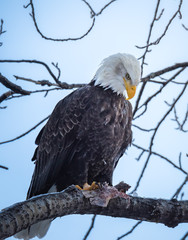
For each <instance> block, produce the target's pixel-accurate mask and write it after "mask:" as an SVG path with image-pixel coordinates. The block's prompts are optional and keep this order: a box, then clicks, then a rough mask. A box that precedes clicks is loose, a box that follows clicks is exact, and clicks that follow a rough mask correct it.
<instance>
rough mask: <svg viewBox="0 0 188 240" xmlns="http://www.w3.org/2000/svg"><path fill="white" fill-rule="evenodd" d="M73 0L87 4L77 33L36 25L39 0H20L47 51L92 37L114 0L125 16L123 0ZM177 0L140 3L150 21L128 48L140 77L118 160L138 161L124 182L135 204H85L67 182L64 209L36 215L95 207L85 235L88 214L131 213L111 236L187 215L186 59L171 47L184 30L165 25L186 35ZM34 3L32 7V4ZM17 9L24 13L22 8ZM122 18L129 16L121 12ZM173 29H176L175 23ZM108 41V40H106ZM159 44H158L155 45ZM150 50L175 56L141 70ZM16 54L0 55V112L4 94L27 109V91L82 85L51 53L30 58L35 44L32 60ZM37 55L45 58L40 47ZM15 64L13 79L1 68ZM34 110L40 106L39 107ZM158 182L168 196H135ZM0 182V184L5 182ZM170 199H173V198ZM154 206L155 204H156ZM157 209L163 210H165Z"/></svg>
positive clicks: (6, 102)
mask: <svg viewBox="0 0 188 240" xmlns="http://www.w3.org/2000/svg"><path fill="white" fill-rule="evenodd" d="M80 2H82V5H83V6H85V11H86V9H87V11H89V13H90V21H91V22H90V25H89V23H88V25H87V27H88V28H87V30H86V31H85V32H84V33H83V34H80V35H79V34H78V36H75V35H74V36H73V37H72V36H68V37H59V36H58V35H59V33H58V34H57V36H58V37H57V36H55V34H54V33H51V31H50V29H51V28H50V25H48V27H49V28H50V29H49V31H47V30H48V29H47V30H46V29H45V28H44V25H47V24H46V22H43V21H44V20H43V18H42V16H43V11H41V10H42V8H40V6H39V4H38V5H37V3H35V2H34V1H32V0H31V1H30V2H29V3H28V5H24V8H25V10H24V9H23V10H24V11H28V12H29V13H30V16H31V19H30V23H31V22H32V28H34V29H32V31H33V32H35V35H37V37H40V38H41V39H40V41H43V42H44V44H48V47H49V51H53V49H54V44H56V45H58V46H57V47H58V48H59V49H61V48H60V47H61V46H62V45H65V44H68V43H70V44H71V46H72V47H74V46H75V45H77V47H78V48H79V44H81V42H83V41H86V40H87V41H88V42H89V41H91V39H89V37H90V36H91V37H92V38H95V37H96V35H95V29H96V28H97V27H98V26H96V25H97V20H98V18H100V17H103V18H104V20H102V21H105V17H106V16H105V13H106V12H108V14H112V16H114V15H113V11H114V8H117V7H120V8H121V7H125V17H126V3H123V2H122V3H121V1H117V0H113V1H110V2H105V3H104V5H103V6H100V8H99V9H98V10H95V8H97V7H96V6H95V4H93V3H90V2H89V1H85V0H83V1H80ZM58 4H60V3H58V1H57V3H55V4H53V6H54V7H56V10H58V7H61V5H58ZM135 4H137V1H135ZM184 4H185V3H184V2H183V0H180V1H176V6H175V7H174V8H171V7H169V6H165V3H163V1H160V0H157V1H156V3H152V9H148V11H150V12H151V13H152V11H153V13H152V14H153V15H152V14H150V16H151V18H150V22H149V21H148V22H147V26H142V28H143V29H142V34H143V36H144V37H145V36H147V37H146V41H145V44H143V46H140V42H139V36H137V37H138V38H137V46H136V47H135V48H136V50H137V51H138V52H141V54H140V55H141V56H140V58H139V59H140V63H141V70H142V80H141V83H140V88H139V91H138V93H137V96H136V101H135V102H134V103H133V104H134V107H133V117H134V118H133V134H134V141H133V143H132V147H131V148H130V149H129V150H128V151H127V155H126V159H127V160H126V165H125V166H127V165H129V163H130V161H128V159H132V158H136V160H137V161H135V162H134V165H135V166H136V167H138V168H137V170H135V172H133V174H134V175H135V177H136V178H135V179H134V183H133V184H131V185H132V188H131V189H130V192H129V193H130V194H133V197H131V204H133V205H134V206H137V208H136V209H137V210H136V211H135V212H134V214H133V211H132V212H131V211H130V212H129V214H128V215H126V213H124V215H123V216H121V214H120V213H121V212H122V209H123V208H126V204H127V201H126V200H125V201H123V200H122V201H123V202H119V201H118V200H117V199H114V200H113V201H112V203H110V204H109V206H108V207H107V208H106V209H105V210H104V211H101V210H99V209H98V207H96V206H95V207H93V208H91V206H90V205H89V207H88V202H87V201H86V200H85V198H84V197H83V196H82V195H79V194H80V193H78V191H76V190H75V189H72V190H71V191H70V190H68V193H69V194H70V195H71V197H72V201H71V200H70V201H71V202H70V203H69V204H70V208H69V211H65V212H63V211H62V212H61V213H59V215H58V214H56V213H53V209H51V214H52V215H51V216H49V215H46V216H43V218H51V217H52V216H53V217H54V216H63V215H67V214H71V213H81V214H82V213H84V214H86V213H93V214H95V215H94V217H93V218H92V222H91V226H90V228H89V229H88V231H87V233H86V235H85V237H83V239H87V238H89V236H90V235H89V234H90V232H91V230H92V229H93V226H94V223H95V221H96V214H102V215H107V216H119V217H128V218H132V219H137V220H138V221H137V222H136V223H135V224H134V225H133V227H132V228H131V229H130V230H129V231H127V232H126V233H124V234H123V235H121V236H120V235H119V237H118V233H117V237H118V239H122V238H126V236H128V235H130V234H131V233H132V232H133V231H134V230H135V229H136V228H137V227H138V226H139V229H140V231H141V229H142V228H141V226H140V224H143V221H144V220H147V221H154V222H161V223H164V224H165V225H167V226H169V227H174V226H176V225H177V224H179V223H180V222H187V212H185V213H184V211H185V209H187V208H188V203H187V201H183V200H184V199H187V197H188V195H187V193H186V191H185V189H186V183H187V181H188V164H187V156H188V155H187V152H186V151H187V149H186V138H185V136H186V133H187V131H188V126H187V118H188V105H187V85H188V81H187V76H186V72H187V67H188V62H185V61H181V55H182V56H184V54H185V52H186V51H187V49H186V48H184V49H183V52H181V51H179V48H180V47H179V46H181V44H182V45H184V44H185V43H184V41H185V39H184V37H179V38H178V37H177V36H176V35H174V32H175V31H173V29H181V31H183V32H184V34H186V37H187V36H188V35H187V34H188V32H187V31H188V29H187V27H186V24H185V23H184V15H185V14H184V11H185V10H184V9H185V8H186V6H185V5H184ZM96 5H97V4H96ZM37 7H38V8H37ZM43 7H44V12H45V8H47V7H48V4H44V6H43ZM145 8H147V6H146V5H145ZM38 9H40V11H39V10H38ZM77 11H78V13H79V9H77ZM119 11H120V10H119ZM50 13H51V16H50V21H49V22H48V24H49V23H51V24H53V19H55V18H56V14H57V13H56V12H55V11H53V9H52V10H51V11H50ZM132 15H134V16H135V13H134V12H132ZM25 17H26V18H27V16H25ZM72 17H74V16H72ZM119 17H121V16H119ZM143 17H144V13H143ZM135 20H136V21H139V19H136V16H135ZM186 20H187V19H186ZM45 21H46V19H45ZM127 21H129V19H127ZM66 24H68V23H63V26H64V25H66ZM130 25H131V23H130ZM107 26H108V22H107ZM5 27H6V21H4V22H3V20H1V26H0V37H1V39H5V40H4V41H3V40H1V44H0V47H1V49H3V47H4V46H3V44H6V35H7V34H8V31H9V29H6V30H7V32H5V30H4V28H5ZM60 27H61V25H58V28H59V29H60ZM108 27H109V28H111V31H112V33H113V31H114V32H116V34H117V26H111V25H109V26H108ZM52 28H54V29H55V27H54V25H52ZM80 28H81V29H82V26H80ZM73 30H75V32H76V33H77V29H75V28H74V27H73ZM122 31H123V32H124V34H125V36H126V38H128V37H127V36H129V35H131V34H134V32H135V31H136V32H137V31H138V29H136V30H135V29H132V28H130V29H122V28H120V29H119V34H122ZM178 31H179V32H180V30H178ZM179 32H178V33H179ZM76 33H75V34H76ZM102 33H104V34H105V33H106V32H105V29H103V32H102ZM102 33H101V36H100V37H101V38H102V37H103V35H102ZM178 33H177V35H178ZM66 34H69V32H68V33H66V32H65V35H66ZM70 34H71V33H70ZM54 36H55V37H54ZM23 37H24V33H23ZM117 37H118V36H117ZM172 38H177V45H176V49H175V48H173V44H172V46H171V40H172ZM12 41H13V40H12ZM186 41H187V39H186ZM31 42H32V39H31ZM27 44H28V47H30V43H27ZM111 44H112V45H113V43H111ZM125 45H126V43H125ZM17 46H18V48H19V49H20V52H21V49H22V46H21V45H20V44H19V43H17ZM161 46H162V47H161ZM160 47H161V48H160ZM67 48H68V45H67ZM168 48H171V52H172V56H169V55H168V54H166V53H165V52H164V49H168ZM98 49H100V47H98ZM117 49H118V48H117ZM161 49H163V50H162V51H161ZM35 50H36V49H35ZM96 51H97V48H96ZM99 51H101V50H99ZM157 51H159V52H160V54H159V58H158V59H157V62H159V63H160V61H161V62H164V59H165V58H166V60H165V62H170V63H171V61H170V58H171V57H172V58H174V55H175V56H177V61H175V62H173V63H171V64H169V65H165V66H163V67H161V68H160V69H157V70H156V68H155V65H153V66H152V71H151V72H148V66H147V65H149V66H150V65H152V64H151V63H150V61H152V60H153V58H152V55H153V56H156V52H157ZM125 52H126V50H125ZM176 52H178V53H176ZM19 54H20V56H21V58H20V56H19ZM19 54H18V57H17V58H11V59H10V58H8V59H5V58H4V59H2V58H1V59H0V66H1V69H2V70H4V72H3V71H2V70H1V74H0V83H1V84H2V86H3V87H2V89H3V90H2V93H1V95H0V103H1V107H0V108H1V109H0V111H1V114H2V115H3V111H6V112H7V111H11V109H12V108H11V104H12V102H16V105H15V106H16V107H18V108H19V103H20V102H21V101H25V102H26V104H27V108H28V111H29V110H30V105H29V104H32V103H31V102H29V101H28V98H32V101H33V99H34V98H36V97H35V96H36V95H37V94H38V95H39V97H37V98H36V100H35V101H36V104H37V105H38V107H39V108H40V100H39V99H40V98H41V97H42V96H43V95H42V94H44V97H45V99H48V98H49V95H52V94H54V96H55V95H56V94H57V91H58V92H59V91H64V92H66V89H74V88H78V87H81V86H83V85H84V83H79V82H77V81H76V80H75V82H74V81H72V83H68V81H66V80H65V79H64V76H62V72H63V69H64V66H63V65H62V66H61V67H60V64H59V62H58V63H54V62H52V63H51V64H49V63H48V61H52V60H51V59H50V60H48V61H47V62H46V61H45V60H36V59H37V58H38V54H37V52H36V58H35V60H33V59H24V58H23V57H22V56H23V55H24V54H23V53H19ZM75 54H76V53H75ZM9 55H10V54H9ZM89 56H90V52H88V59H89V58H90V57H89ZM55 57H56V56H55ZM80 57H81V56H80ZM42 58H43V59H45V54H44V56H43V57H42ZM53 58H54V56H53ZM62 58H65V59H68V55H65V56H62ZM182 58H183V57H182ZM40 59H41V57H40ZM183 59H184V58H183ZM69 63H70V60H69ZM5 64H6V66H8V70H6V69H3V66H4V65H5ZM20 64H21V66H22V71H20V70H19V71H18V72H21V75H19V74H17V73H16V74H15V73H13V74H12V75H13V76H14V79H13V77H12V76H11V77H10V75H9V69H11V73H12V71H15V72H17V69H16V68H15V70H12V66H13V65H14V66H17V65H19V66H20ZM95 64H96V63H95ZM28 65H29V66H32V71H36V74H35V75H33V72H31V73H30V74H31V76H28V75H29V74H28ZM159 65H160V64H159ZM74 67H75V66H74ZM74 67H73V68H72V70H73V69H74ZM39 69H40V70H39ZM44 70H45V72H44ZM39 71H43V72H42V74H44V76H45V79H44V78H43V77H42V74H40V73H39ZM22 72H23V73H22ZM38 73H39V74H38ZM71 73H72V72H70V74H71ZM38 76H39V77H38ZM39 78H40V79H39ZM15 80H19V81H15ZM26 89H27V90H26ZM28 89H29V90H28ZM49 99H50V98H49ZM46 101H47V100H46ZM49 101H50V100H49ZM57 101H58V100H57ZM9 109H10V110H9ZM18 111H19V110H18ZM40 111H42V108H41V110H40ZM49 113H50V111H49V112H48V114H47V116H46V117H44V118H43V119H40V121H39V122H38V123H36V124H33V126H32V127H31V128H30V129H27V131H25V132H23V133H22V134H20V135H18V136H16V137H14V138H11V139H9V140H6V139H5V140H2V141H1V142H0V144H1V146H2V147H4V146H7V148H6V151H8V149H9V146H10V145H8V144H11V143H12V142H14V141H18V139H20V138H24V137H25V136H28V134H30V133H33V131H35V129H36V128H38V126H40V127H39V128H41V126H42V124H43V123H44V122H45V121H46V120H47V119H48V117H49ZM26 114H27V113H26ZM12 121H13V122H14V119H12ZM23 121H24V122H26V123H27V118H25V119H23ZM32 122H36V119H35V116H33V119H32ZM5 124H6V123H3V124H1V125H2V127H3V128H4V126H5ZM8 127H9V126H7V127H6V128H8ZM36 135H37V134H36V133H35V136H36ZM2 137H3V136H2ZM4 138H5V137H4ZM5 144H6V145H5ZM21 148H22V146H21V145H20V149H21ZM6 151H5V153H6ZM3 158H5V156H3ZM15 159H17V157H16V156H15ZM0 160H2V159H0ZM132 161H133V160H132ZM5 165H6V166H4V164H1V165H0V168H2V169H3V168H4V169H7V164H5ZM137 165H138V166H137ZM20 166H21V163H20ZM9 167H10V169H11V168H12V167H11V166H9ZM136 167H135V168H136ZM163 167H164V170H163ZM125 168H126V167H125ZM132 169H134V166H133V167H132ZM2 171H3V170H2ZM10 171H11V170H10ZM116 171H117V172H118V171H120V169H119V168H117V170H116ZM164 171H165V172H164ZM7 175H8V173H7ZM152 175H153V176H154V177H153V176H152ZM173 176H176V179H175V182H176V183H174V182H173V178H174V177H173ZM160 178H163V179H165V178H166V182H164V183H161V180H160ZM126 179H127V178H126V176H125V179H122V180H125V181H127V180H126ZM145 179H146V180H145ZM148 179H152V180H151V181H152V182H149V183H148ZM128 183H129V182H128ZM163 184H164V185H165V186H166V187H167V188H168V189H167V190H166V192H167V194H166V195H165V197H166V198H168V199H169V200H168V201H164V202H163V200H155V199H150V200H149V199H145V200H143V199H141V198H138V197H135V195H136V194H137V193H139V191H141V192H144V191H143V189H144V188H146V189H148V192H149V191H150V189H152V190H153V191H155V189H163ZM148 185H150V187H149V188H148ZM4 187H5V188H6V184H5V186H4ZM140 189H141V190H140ZM164 189H165V187H164ZM163 191H164V190H163ZM163 191H161V195H160V194H159V196H158V197H159V198H161V197H163V196H164V195H163ZM65 193H66V192H65ZM170 193H171V195H170ZM144 194H147V191H146V192H144ZM45 197H46V198H48V199H49V198H50V197H51V196H45ZM61 197H62V196H61ZM64 197H65V196H64V195H63V198H64ZM57 198H58V194H57V195H56V199H57ZM74 199H77V202H74ZM172 199H173V201H172ZM174 199H175V200H178V201H175V200H174ZM61 200H62V199H61ZM39 201H40V203H38V202H37V203H36V202H35V203H33V201H30V202H29V203H23V204H41V201H42V200H41V199H39ZM44 201H46V200H44ZM49 201H53V199H50V200H49ZM148 201H149V202H148ZM161 201H162V202H161ZM60 202H61V201H60ZM81 203H84V204H83V207H82V208H80V209H79V210H77V211H75V206H77V204H81ZM71 204H72V205H71ZM148 205H149V206H151V207H152V211H151V212H152V214H153V216H151V214H149V215H147V214H148V212H149V210H148V209H147V206H148ZM120 206H121V208H120ZM131 206H132V205H131ZM143 206H144V207H143ZM159 206H160V207H159ZM161 206H163V208H162V207H161ZM114 208H117V211H116V214H115V213H113V212H112V209H114ZM142 208H143V213H142V214H141V213H140V209H142ZM18 209H22V207H21V205H18V206H17V209H16V210H17V211H18ZM89 209H90V210H89ZM118 209H119V210H118ZM154 209H155V211H154ZM16 210H15V209H10V211H11V213H12V214H13V213H14V211H15V214H16ZM24 211H25V210H24ZM54 211H55V209H54ZM151 212H149V213H151ZM168 213H169V215H168ZM23 214H25V213H23ZM53 214H54V215H53ZM36 215H37V212H36ZM165 216H167V217H166V218H165ZM4 217H6V212H5V215H3V218H2V219H5V218H4ZM13 217H14V216H13ZM39 217H40V216H39ZM40 219H41V218H40ZM161 219H162V220H161ZM177 219H179V220H177ZM11 220H12V219H7V220H6V221H11ZM37 220H38V219H37V217H36V218H35V220H34V221H37ZM32 223H33V222H32ZM27 224H28V225H29V224H31V221H29V220H28V223H27ZM11 227H12V226H11V225H10V229H8V230H7V231H8V232H9V234H7V235H6V236H10V235H12V234H14V233H15V228H14V227H12V228H11ZM19 227H20V228H19V229H21V228H23V225H20V226H19ZM96 228H97V227H96ZM2 236H5V235H2ZM181 236H182V238H181V239H186V237H187V236H188V232H185V230H184V232H183V231H182V233H181ZM134 239H135V238H134ZM176 239H177V238H176Z"/></svg>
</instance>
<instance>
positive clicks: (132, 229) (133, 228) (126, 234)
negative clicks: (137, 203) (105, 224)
mask: <svg viewBox="0 0 188 240" xmlns="http://www.w3.org/2000/svg"><path fill="white" fill-rule="evenodd" d="M141 223H142V220H140V221H138V222H137V223H136V224H135V225H134V226H133V227H132V228H131V230H130V231H128V232H127V233H125V234H123V235H122V236H120V237H118V238H117V240H120V239H122V238H124V237H126V236H128V235H129V234H131V233H132V232H133V231H134V230H135V229H136V228H137V227H138V225H140V224H141Z"/></svg>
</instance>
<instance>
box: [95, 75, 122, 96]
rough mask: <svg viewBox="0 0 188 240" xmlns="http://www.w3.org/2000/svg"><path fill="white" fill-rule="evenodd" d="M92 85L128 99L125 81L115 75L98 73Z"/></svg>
mask: <svg viewBox="0 0 188 240" xmlns="http://www.w3.org/2000/svg"><path fill="white" fill-rule="evenodd" d="M91 84H92V85H94V86H100V87H102V88H103V89H104V90H107V89H111V90H112V91H113V92H114V93H116V94H117V95H122V96H124V97H126V89H125V86H124V84H123V81H122V79H121V78H120V77H119V76H117V75H115V74H110V73H108V72H101V73H100V74H99V73H98V72H97V73H96V75H95V76H94V79H93V80H92V81H91Z"/></svg>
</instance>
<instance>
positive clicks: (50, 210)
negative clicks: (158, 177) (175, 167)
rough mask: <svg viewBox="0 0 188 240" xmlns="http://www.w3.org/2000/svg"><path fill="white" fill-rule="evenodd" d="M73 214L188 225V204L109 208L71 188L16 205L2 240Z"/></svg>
mask: <svg viewBox="0 0 188 240" xmlns="http://www.w3.org/2000/svg"><path fill="white" fill-rule="evenodd" d="M70 214H99V215H105V216H112V217H123V218H131V219H137V220H144V221H149V222H157V223H163V224H165V225H166V226H168V227H175V226H177V225H178V224H179V223H186V222H188V201H176V200H164V199H150V198H140V197H130V198H129V199H124V198H120V197H118V198H115V199H112V200H110V202H109V204H108V206H107V207H99V206H96V205H91V204H90V201H89V200H88V199H86V198H85V197H84V195H83V193H82V191H80V190H78V189H77V188H76V187H75V186H70V187H68V188H67V189H65V190H64V191H62V192H60V193H52V194H44V195H40V196H37V197H34V198H31V199H29V200H26V201H24V202H20V203H17V204H14V205H13V206H11V207H9V208H6V209H4V210H3V211H2V212H1V213H0V238H1V239H2V238H6V237H9V236H12V235H14V234H15V233H17V232H19V231H21V230H23V229H25V228H27V227H29V226H30V225H32V224H34V223H37V222H39V221H41V220H45V219H53V218H56V217H62V216H65V215H70Z"/></svg>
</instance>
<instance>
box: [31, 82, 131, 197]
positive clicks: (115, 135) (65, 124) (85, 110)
mask: <svg viewBox="0 0 188 240" xmlns="http://www.w3.org/2000/svg"><path fill="white" fill-rule="evenodd" d="M131 119H132V108H131V104H130V103H129V101H126V100H125V98H124V97H123V96H122V95H117V94H116V93H114V92H112V90H111V89H108V90H105V91H104V89H103V88H102V87H98V86H94V85H93V84H90V85H87V86H85V87H83V88H80V89H78V90H76V91H74V92H73V93H72V94H70V95H68V96H67V97H66V98H64V99H63V100H61V101H60V102H59V103H58V104H57V106H56V107H55V109H54V111H53V113H52V115H51V117H50V119H49V120H48V122H47V124H46V125H45V126H44V128H43V129H42V130H41V132H40V133H39V135H38V137H37V139H36V144H38V147H37V149H36V151H35V154H34V157H33V160H35V164H36V165H35V171H34V174H33V178H32V182H31V185H30V188H29V191H28V195H27V197H28V198H30V197H32V196H35V195H38V194H42V193H46V192H48V191H49V189H50V188H51V187H52V186H53V185H54V184H55V186H56V187H57V191H61V190H63V189H64V188H66V187H68V186H70V185H71V184H78V185H80V186H82V185H83V184H84V183H86V182H87V183H89V184H91V183H92V182H93V181H96V182H108V183H109V184H112V175H113V171H114V169H115V167H116V165H117V162H118V160H119V158H120V157H121V156H122V154H123V153H124V152H125V149H126V148H127V146H128V145H129V144H130V143H131V138H132V133H131Z"/></svg>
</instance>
